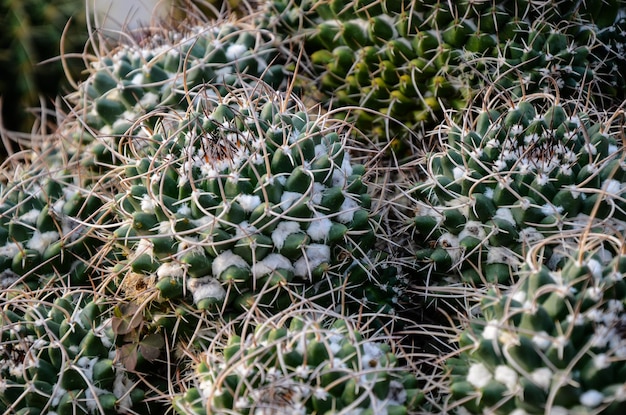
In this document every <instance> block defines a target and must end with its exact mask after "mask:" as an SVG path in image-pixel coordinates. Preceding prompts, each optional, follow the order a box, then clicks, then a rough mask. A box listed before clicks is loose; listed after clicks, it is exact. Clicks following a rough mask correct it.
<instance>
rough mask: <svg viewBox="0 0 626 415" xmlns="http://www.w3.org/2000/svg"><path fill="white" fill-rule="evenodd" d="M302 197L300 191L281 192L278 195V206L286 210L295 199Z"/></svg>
mask: <svg viewBox="0 0 626 415" xmlns="http://www.w3.org/2000/svg"><path fill="white" fill-rule="evenodd" d="M301 198H302V193H298V192H283V194H282V196H281V197H280V207H281V208H282V209H283V210H287V209H289V208H290V207H291V205H293V204H294V203H295V202H296V201H298V200H299V199H301Z"/></svg>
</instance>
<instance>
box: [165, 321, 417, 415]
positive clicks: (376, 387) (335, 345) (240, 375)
mask: <svg viewBox="0 0 626 415" xmlns="http://www.w3.org/2000/svg"><path fill="white" fill-rule="evenodd" d="M250 328H251V329H254V332H249V333H248V334H245V335H244V336H243V337H241V336H238V335H233V336H230V337H229V338H228V341H227V342H226V343H225V344H222V345H219V344H217V343H215V344H213V345H212V346H211V347H210V348H209V349H208V350H206V351H205V352H203V353H201V354H200V356H199V357H198V359H197V362H196V367H195V370H194V372H193V374H191V375H190V376H189V379H188V383H189V385H190V386H189V388H188V389H187V391H186V392H185V393H184V394H183V395H181V396H178V397H176V398H175V400H174V407H175V409H176V411H177V412H178V413H179V414H181V415H182V414H198V415H200V414H205V413H214V414H228V413H234V412H236V413H239V414H270V413H271V414H314V413H315V414H348V413H350V414H364V415H365V414H379V413H388V414H407V413H410V412H411V411H412V410H415V409H417V408H418V405H419V404H420V403H421V401H422V399H423V393H422V391H421V390H420V389H419V387H418V379H417V378H416V377H415V375H414V374H412V373H411V372H410V370H409V369H408V368H407V367H405V366H403V364H402V363H401V362H400V359H401V357H402V356H401V354H400V351H398V350H394V349H393V343H392V342H391V343H390V341H389V339H388V338H387V337H386V336H385V335H384V334H383V333H370V332H369V330H367V329H365V330H363V329H360V328H358V326H357V325H356V323H355V321H354V320H353V319H352V318H350V317H346V316H343V317H341V318H340V319H336V318H334V317H332V316H330V315H324V313H320V312H319V311H318V312H315V311H311V312H308V313H307V312H306V311H302V310H296V311H293V312H291V313H290V314H289V315H284V316H283V317H282V318H280V319H278V318H275V319H272V320H271V321H268V322H265V323H261V324H253V325H252V326H251V327H250Z"/></svg>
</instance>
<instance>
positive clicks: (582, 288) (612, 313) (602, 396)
mask: <svg viewBox="0 0 626 415" xmlns="http://www.w3.org/2000/svg"><path fill="white" fill-rule="evenodd" d="M620 245H621V241H619V240H616V239H614V238H611V237H608V236H606V235H598V234H593V233H591V234H588V235H585V236H583V242H582V243H581V244H580V246H578V247H574V248H572V247H570V248H569V250H567V251H566V252H564V255H565V256H566V261H564V263H563V266H562V267H561V268H559V269H557V270H550V269H549V268H547V267H546V266H545V265H542V264H541V263H540V260H539V258H538V255H540V250H541V249H542V246H543V244H539V245H538V246H537V247H536V249H534V250H533V251H532V252H531V253H530V254H529V259H528V261H527V262H526V264H525V265H524V267H523V268H522V269H521V270H520V271H519V277H520V282H519V284H517V285H515V286H513V287H511V288H510V289H505V290H502V291H500V292H496V291H492V292H490V294H489V295H487V296H486V297H484V299H483V300H482V301H481V303H480V306H479V311H480V314H479V315H480V316H479V317H476V318H473V319H470V320H469V326H468V327H467V328H466V329H465V330H464V331H463V333H462V334H461V337H460V339H459V345H460V346H461V354H460V356H459V358H456V359H449V361H448V366H449V368H450V370H451V379H452V383H451V391H452V395H451V397H452V399H451V401H453V402H454V405H459V406H462V407H464V408H465V409H466V410H467V411H469V412H470V413H485V411H486V412H489V413H496V414H499V413H502V414H505V413H506V414H516V415H525V414H543V413H551V414H561V413H563V414H565V413H577V414H578V413H580V414H591V413H594V414H619V413H622V412H623V411H624V409H625V408H626V406H625V405H626V400H625V399H624V392H625V391H624V384H625V382H626V340H625V339H624V324H625V322H626V320H625V314H624V300H625V297H624V296H625V294H626V286H625V285H624V280H623V274H624V271H625V268H624V264H625V261H624V260H625V258H624V256H623V253H621V251H620V248H619V246H620ZM615 248H617V252H615V251H614V249H615Z"/></svg>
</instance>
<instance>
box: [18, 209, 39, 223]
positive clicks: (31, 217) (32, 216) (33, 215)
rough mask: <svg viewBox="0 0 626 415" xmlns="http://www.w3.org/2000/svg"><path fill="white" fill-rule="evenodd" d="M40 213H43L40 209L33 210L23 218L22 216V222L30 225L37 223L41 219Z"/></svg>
mask: <svg viewBox="0 0 626 415" xmlns="http://www.w3.org/2000/svg"><path fill="white" fill-rule="evenodd" d="M40 213H41V211H40V210H39V209H31V210H29V211H28V212H26V213H24V214H23V215H22V216H20V222H24V223H29V224H31V225H32V224H34V223H35V222H37V218H38V217H39V214H40Z"/></svg>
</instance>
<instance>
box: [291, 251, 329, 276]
mask: <svg viewBox="0 0 626 415" xmlns="http://www.w3.org/2000/svg"><path fill="white" fill-rule="evenodd" d="M328 261H330V247H329V246H328V245H322V244H311V245H309V246H307V247H306V250H305V255H304V256H303V257H302V258H300V259H298V260H297V261H296V263H295V264H294V267H295V272H294V274H295V275H297V276H299V277H308V276H309V273H310V271H311V270H312V269H314V268H315V267H317V266H319V265H321V264H323V263H325V262H328Z"/></svg>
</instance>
